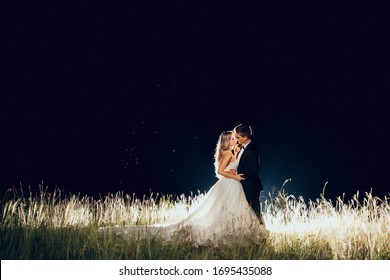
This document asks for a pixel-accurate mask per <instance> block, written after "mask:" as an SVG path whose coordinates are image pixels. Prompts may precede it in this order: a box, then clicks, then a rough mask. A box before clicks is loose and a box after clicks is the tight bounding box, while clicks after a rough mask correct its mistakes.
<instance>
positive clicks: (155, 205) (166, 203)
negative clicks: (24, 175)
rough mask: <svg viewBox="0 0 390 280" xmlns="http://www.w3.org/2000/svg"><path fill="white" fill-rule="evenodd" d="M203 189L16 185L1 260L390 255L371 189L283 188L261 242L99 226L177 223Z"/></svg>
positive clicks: (388, 205)
mask: <svg viewBox="0 0 390 280" xmlns="http://www.w3.org/2000/svg"><path fill="white" fill-rule="evenodd" d="M203 195H204V194H202V193H198V194H197V195H193V196H189V197H186V196H184V195H181V196H178V197H174V196H160V195H158V194H157V195H153V194H151V195H150V196H149V197H143V198H137V197H135V195H132V196H130V195H126V194H124V193H116V194H108V195H107V196H105V197H102V198H101V199H93V198H92V197H88V196H84V197H81V196H79V195H72V194H69V195H64V194H63V193H62V192H61V191H60V190H58V189H57V190H55V191H54V192H53V193H49V192H48V191H47V189H41V191H40V192H39V193H36V194H33V193H29V194H27V195H25V194H23V193H21V192H20V191H17V190H16V189H12V190H9V191H8V192H7V194H6V196H5V197H4V199H3V200H2V202H1V223H0V257H1V259H3V260H4V259H75V260H76V259H143V260H148V259H246V260H250V259H321V260H324V259H372V260H375V259H390V201H389V199H390V198H388V197H384V198H378V197H374V196H372V195H371V193H366V194H365V195H364V197H361V198H359V193H357V194H356V195H355V196H354V197H353V198H352V199H351V200H349V201H343V199H342V198H338V199H337V200H336V201H330V200H327V199H326V198H324V196H320V198H318V199H316V200H315V201H308V202H306V201H305V200H304V198H302V197H298V198H296V197H294V196H291V195H288V194H286V193H284V192H283V191H282V192H279V193H278V194H277V195H276V196H271V195H270V197H269V199H268V200H267V201H266V203H265V204H264V205H262V206H263V213H264V219H265V222H266V226H267V229H268V230H269V231H270V234H269V236H268V238H266V239H264V240H261V241H260V242H256V243H253V242H250V241H242V240H241V239H239V238H237V240H236V242H231V243H230V244H229V246H227V245H221V244H219V245H209V246H194V245H193V244H191V243H188V242H185V241H180V240H178V241H175V242H172V243H169V244H167V243H164V242H162V241H161V240H159V239H158V238H153V237H150V238H148V237H145V238H141V239H136V238H125V237H123V236H121V235H117V234H115V233H110V232H109V231H106V232H103V233H99V231H98V229H99V227H105V226H119V227H121V226H129V225H148V224H152V223H157V222H167V221H177V220H179V219H180V218H181V217H183V215H185V213H186V212H187V210H188V208H189V206H190V205H191V204H193V203H196V201H197V200H198V199H199V198H201V197H202V196H203Z"/></svg>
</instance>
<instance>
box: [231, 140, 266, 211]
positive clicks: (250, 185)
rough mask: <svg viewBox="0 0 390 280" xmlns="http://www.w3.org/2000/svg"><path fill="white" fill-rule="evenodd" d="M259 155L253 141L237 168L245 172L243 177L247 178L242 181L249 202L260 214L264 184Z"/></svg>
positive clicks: (240, 172)
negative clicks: (260, 174) (260, 172)
mask: <svg viewBox="0 0 390 280" xmlns="http://www.w3.org/2000/svg"><path fill="white" fill-rule="evenodd" d="M259 168H260V166H259V155H258V153H257V151H256V149H255V147H254V145H253V143H252V141H251V142H250V143H249V144H248V145H247V146H246V148H245V149H244V151H242V155H241V158H240V163H239V165H238V168H237V174H244V175H243V176H242V177H244V178H245V180H242V181H241V184H242V188H243V189H244V192H245V196H246V199H247V201H248V202H249V204H250V205H251V206H252V208H253V210H255V212H256V214H257V215H258V216H259V215H260V201H259V197H260V192H261V191H262V190H263V185H262V183H261V180H260V177H259Z"/></svg>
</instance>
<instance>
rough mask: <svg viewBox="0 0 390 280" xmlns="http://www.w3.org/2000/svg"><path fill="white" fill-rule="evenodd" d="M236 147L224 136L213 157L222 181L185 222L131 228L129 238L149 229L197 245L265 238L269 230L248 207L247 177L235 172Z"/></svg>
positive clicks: (229, 135) (232, 139)
mask: <svg viewBox="0 0 390 280" xmlns="http://www.w3.org/2000/svg"><path fill="white" fill-rule="evenodd" d="M236 144H237V140H236V139H235V137H234V133H233V132H232V131H228V132H223V133H221V135H220V136H219V139H218V142H217V146H216V149H215V156H214V158H215V162H214V166H215V171H216V175H217V177H218V178H219V180H218V181H217V182H216V183H215V184H214V185H213V186H212V187H211V188H210V190H209V191H208V192H207V193H206V194H205V195H204V196H203V197H202V198H201V199H200V201H199V202H198V203H196V204H195V205H193V206H191V208H190V209H189V212H188V214H187V215H186V216H185V217H184V218H183V219H182V220H180V221H179V222H174V223H168V224H167V223H166V224H152V225H149V226H146V227H142V228H141V227H129V228H126V229H127V231H128V232H127V233H126V235H128V234H129V231H132V235H136V236H140V232H142V231H145V230H147V231H148V233H149V234H152V235H153V236H156V237H159V238H161V239H162V240H163V241H168V242H169V241H172V240H174V239H175V238H177V237H179V238H183V237H184V238H186V240H188V241H190V242H193V243H195V244H198V245H202V244H209V243H213V244H219V243H230V242H231V241H232V239H233V240H238V239H240V240H241V239H242V238H245V239H247V238H250V239H251V240H257V239H258V237H259V236H261V235H265V234H266V232H267V231H266V229H265V227H264V225H262V224H261V223H260V221H259V218H258V217H257V216H256V214H255V212H254V211H253V209H252V208H251V207H250V205H249V204H248V202H247V200H246V197H245V193H244V191H243V188H242V185H241V183H240V181H241V180H245V174H236V172H234V170H237V167H238V163H239V159H237V158H236V155H235V153H236V152H235V150H236V149H235V148H237V147H236ZM236 154H238V153H236Z"/></svg>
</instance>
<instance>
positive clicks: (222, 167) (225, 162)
mask: <svg viewBox="0 0 390 280" xmlns="http://www.w3.org/2000/svg"><path fill="white" fill-rule="evenodd" d="M232 156H233V155H232V153H231V152H228V151H226V152H224V153H223V157H222V160H221V164H220V165H219V167H218V174H219V175H222V176H224V177H226V178H232V179H235V180H237V181H241V180H243V179H244V178H243V177H241V175H242V174H235V173H231V172H228V171H225V168H226V167H227V166H228V164H229V162H230V160H231V158H232Z"/></svg>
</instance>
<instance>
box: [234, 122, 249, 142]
mask: <svg viewBox="0 0 390 280" xmlns="http://www.w3.org/2000/svg"><path fill="white" fill-rule="evenodd" d="M234 132H235V133H236V134H240V135H241V136H242V137H248V138H249V139H252V128H251V127H250V125H243V124H239V125H237V126H236V127H235V128H234Z"/></svg>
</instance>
